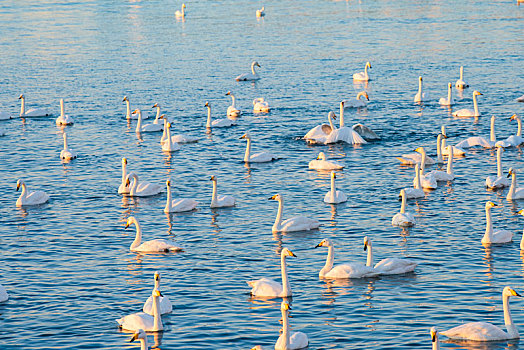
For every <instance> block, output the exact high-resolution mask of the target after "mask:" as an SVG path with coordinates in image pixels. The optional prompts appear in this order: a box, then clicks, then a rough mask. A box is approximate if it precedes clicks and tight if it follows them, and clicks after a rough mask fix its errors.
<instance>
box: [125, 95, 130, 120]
mask: <svg viewBox="0 0 524 350" xmlns="http://www.w3.org/2000/svg"><path fill="white" fill-rule="evenodd" d="M126 118H127V119H129V118H131V105H130V104H129V100H128V99H126Z"/></svg>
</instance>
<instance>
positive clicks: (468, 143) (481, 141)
mask: <svg viewBox="0 0 524 350" xmlns="http://www.w3.org/2000/svg"><path fill="white" fill-rule="evenodd" d="M475 146H481V147H484V148H492V147H493V146H494V143H493V142H491V141H489V140H487V139H485V138H484V137H480V136H472V137H468V138H467V139H465V140H463V141H460V142H459V143H457V144H456V145H455V147H457V148H470V147H475Z"/></svg>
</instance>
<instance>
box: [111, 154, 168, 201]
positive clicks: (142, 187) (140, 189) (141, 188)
mask: <svg viewBox="0 0 524 350" xmlns="http://www.w3.org/2000/svg"><path fill="white" fill-rule="evenodd" d="M130 174H135V175H136V173H130ZM136 178H137V184H136V188H135V193H140V194H147V195H151V196H152V195H155V194H158V193H159V192H157V191H158V185H155V184H152V183H150V182H140V183H138V175H136ZM128 180H129V177H128V173H127V158H122V181H121V182H120V186H118V194H129V193H130V190H131V187H130V183H129V181H128Z"/></svg>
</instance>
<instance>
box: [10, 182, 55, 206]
mask: <svg viewBox="0 0 524 350" xmlns="http://www.w3.org/2000/svg"><path fill="white" fill-rule="evenodd" d="M20 187H22V193H21V194H20V197H18V199H17V200H16V206H17V207H21V206H24V205H39V204H44V203H45V202H47V201H48V200H49V195H48V194H47V193H45V192H44V191H33V192H28V191H27V188H26V186H25V183H24V182H23V181H22V180H18V181H17V182H16V190H17V191H18V190H19V189H20Z"/></svg>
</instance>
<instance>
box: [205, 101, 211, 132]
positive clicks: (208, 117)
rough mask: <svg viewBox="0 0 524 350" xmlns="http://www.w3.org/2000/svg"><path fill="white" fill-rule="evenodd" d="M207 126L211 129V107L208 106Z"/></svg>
mask: <svg viewBox="0 0 524 350" xmlns="http://www.w3.org/2000/svg"><path fill="white" fill-rule="evenodd" d="M206 128H208V129H211V107H209V106H207V123H206Z"/></svg>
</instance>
